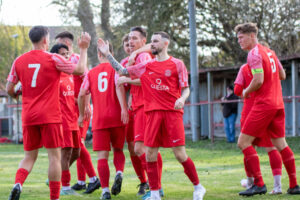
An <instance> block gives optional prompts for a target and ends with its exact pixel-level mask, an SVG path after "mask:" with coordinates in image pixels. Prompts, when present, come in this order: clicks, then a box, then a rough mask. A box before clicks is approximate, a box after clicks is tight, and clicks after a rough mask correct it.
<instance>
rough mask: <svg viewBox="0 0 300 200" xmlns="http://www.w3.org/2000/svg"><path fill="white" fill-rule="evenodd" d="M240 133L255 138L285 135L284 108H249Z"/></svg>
mask: <svg viewBox="0 0 300 200" xmlns="http://www.w3.org/2000/svg"><path fill="white" fill-rule="evenodd" d="M242 133H244V134H247V135H251V136H254V137H257V138H265V137H267V136H268V137H270V138H281V137H285V113H284V109H274V110H260V111H258V110H251V111H250V113H249V115H248V117H247V118H246V120H245V123H244V126H243V128H242ZM266 135H267V136H266Z"/></svg>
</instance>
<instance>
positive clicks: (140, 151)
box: [134, 145, 145, 156]
mask: <svg viewBox="0 0 300 200" xmlns="http://www.w3.org/2000/svg"><path fill="white" fill-rule="evenodd" d="M134 153H135V154H136V155H137V156H141V155H143V154H144V153H145V149H144V148H143V147H142V146H140V145H135V147H134Z"/></svg>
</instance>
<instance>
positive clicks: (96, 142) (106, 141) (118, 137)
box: [93, 126, 125, 151]
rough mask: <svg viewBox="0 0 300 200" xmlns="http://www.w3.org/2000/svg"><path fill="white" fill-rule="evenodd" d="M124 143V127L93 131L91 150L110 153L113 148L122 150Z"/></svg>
mask: <svg viewBox="0 0 300 200" xmlns="http://www.w3.org/2000/svg"><path fill="white" fill-rule="evenodd" d="M124 142H125V126H120V127H113V128H106V129H97V130H94V131H93V150H94V151H110V150H111V148H110V144H111V145H112V147H113V148H117V149H123V146H124Z"/></svg>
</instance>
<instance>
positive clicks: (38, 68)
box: [28, 64, 41, 87]
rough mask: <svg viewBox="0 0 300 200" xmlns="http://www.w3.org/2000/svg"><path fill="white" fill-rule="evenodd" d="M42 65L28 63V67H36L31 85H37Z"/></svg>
mask: <svg viewBox="0 0 300 200" xmlns="http://www.w3.org/2000/svg"><path fill="white" fill-rule="evenodd" d="M40 67H41V65H40V64H29V65H28V68H35V70H34V73H33V76H32V81H31V87H36V79H37V76H38V73H39V70H40Z"/></svg>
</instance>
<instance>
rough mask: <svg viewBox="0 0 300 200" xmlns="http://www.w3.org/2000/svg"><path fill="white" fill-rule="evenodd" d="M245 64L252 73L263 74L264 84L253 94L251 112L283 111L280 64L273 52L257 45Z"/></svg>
mask: <svg viewBox="0 0 300 200" xmlns="http://www.w3.org/2000/svg"><path fill="white" fill-rule="evenodd" d="M247 63H248V65H249V67H250V69H251V71H252V73H256V72H257V71H258V72H261V71H262V72H263V74H264V82H263V84H262V86H261V87H260V88H259V89H258V90H257V91H255V92H253V93H254V96H255V100H254V105H253V110H271V109H283V108H284V104H283V98H282V88H281V82H280V79H279V73H278V72H279V70H280V65H281V64H280V62H278V58H277V56H276V54H275V52H274V51H271V50H270V49H268V48H267V47H265V46H262V45H260V44H257V45H256V46H255V47H254V48H253V49H252V50H251V51H250V52H249V53H248V58H247Z"/></svg>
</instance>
